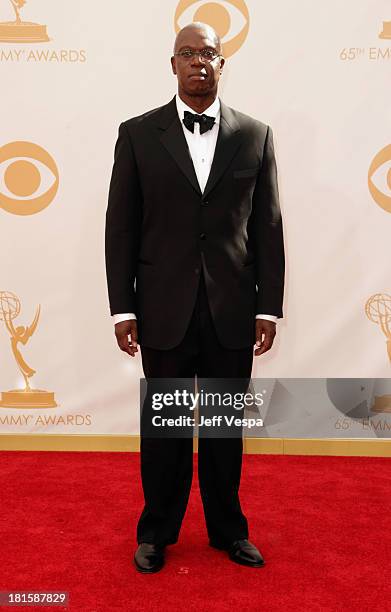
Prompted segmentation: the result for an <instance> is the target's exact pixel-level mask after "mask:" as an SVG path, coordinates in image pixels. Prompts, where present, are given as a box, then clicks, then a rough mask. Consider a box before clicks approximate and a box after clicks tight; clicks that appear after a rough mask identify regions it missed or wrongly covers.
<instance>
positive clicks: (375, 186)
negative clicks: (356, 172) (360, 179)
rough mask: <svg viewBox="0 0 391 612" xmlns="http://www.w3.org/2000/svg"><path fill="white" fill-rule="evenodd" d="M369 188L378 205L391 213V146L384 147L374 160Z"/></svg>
mask: <svg viewBox="0 0 391 612" xmlns="http://www.w3.org/2000/svg"><path fill="white" fill-rule="evenodd" d="M383 166H386V167H385V168H384V167H383ZM368 187H369V191H370V192H371V195H372V197H373V199H374V200H375V202H376V204H378V205H379V206H380V207H381V208H383V209H384V210H386V211H387V212H389V213H391V145H388V146H387V147H384V149H382V150H381V151H379V153H378V154H377V155H375V157H374V159H373V160H372V163H371V165H370V167H369V172H368Z"/></svg>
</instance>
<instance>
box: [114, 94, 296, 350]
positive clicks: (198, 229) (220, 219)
mask: <svg viewBox="0 0 391 612" xmlns="http://www.w3.org/2000/svg"><path fill="white" fill-rule="evenodd" d="M220 103H221V116H220V127H219V133H218V137H217V143H216V149H215V155H214V159H213V163H212V168H211V171H210V175H209V179H208V182H207V185H206V187H205V190H204V193H201V190H200V187H199V185H198V181H197V177H196V174H195V171H194V167H193V163H192V160H191V157H190V154H189V150H188V147H187V142H186V138H185V136H184V134H183V128H182V125H181V122H180V120H179V117H178V113H177V109H176V103H175V97H174V98H173V99H172V100H171V101H170V102H169V103H168V104H165V105H164V106H161V107H159V108H156V109H154V110H151V111H149V112H146V113H144V114H143V115H141V116H139V117H134V118H132V119H129V120H128V121H125V122H124V123H122V124H121V125H120V127H119V136H118V140H117V143H116V146H115V155H114V167H113V172H112V177H111V182H110V191H109V201H108V207H107V212H106V234H105V252H106V274H107V284H108V293H109V302H110V312H111V314H116V313H125V312H135V313H136V315H137V323H138V337H139V344H141V345H144V346H147V347H151V348H156V349H169V348H173V347H175V346H176V345H178V344H179V343H180V341H181V340H182V338H183V336H184V334H185V332H186V329H187V326H188V324H189V322H190V317H191V315H192V311H193V308H194V304H195V300H196V295H197V288H198V284H199V280H200V269H201V266H202V267H203V270H204V274H205V282H206V288H207V293H208V299H209V305H210V309H211V314H212V317H213V321H214V325H215V329H216V333H217V335H218V338H219V340H220V342H221V344H222V345H223V346H225V347H226V348H230V349H237V348H245V347H248V346H251V345H253V344H254V343H255V315H256V314H273V315H276V316H277V317H282V302H283V290H284V243H283V230H282V222H281V212H280V205H279V199H278V187H277V172H276V164H275V158H274V150H273V136H272V131H271V129H270V127H268V126H267V125H265V124H263V123H261V122H259V121H256V120H255V119H253V118H251V117H249V116H247V115H244V114H243V113H240V112H238V111H236V110H233V109H232V108H229V107H228V106H226V105H225V104H224V103H223V102H222V101H221V100H220Z"/></svg>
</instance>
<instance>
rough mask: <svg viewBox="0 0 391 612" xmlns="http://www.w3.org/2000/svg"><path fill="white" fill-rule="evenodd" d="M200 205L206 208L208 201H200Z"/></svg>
mask: <svg viewBox="0 0 391 612" xmlns="http://www.w3.org/2000/svg"><path fill="white" fill-rule="evenodd" d="M201 204H202V206H208V204H209V202H208V200H202V202H201Z"/></svg>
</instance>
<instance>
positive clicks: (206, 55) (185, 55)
mask: <svg viewBox="0 0 391 612" xmlns="http://www.w3.org/2000/svg"><path fill="white" fill-rule="evenodd" d="M174 55H179V57H180V58H182V59H183V60H185V61H190V60H191V59H193V57H195V56H197V55H198V57H199V58H200V59H201V60H202V61H203V62H213V60H215V59H216V58H217V57H221V55H219V54H218V53H216V51H213V50H212V49H202V51H192V50H191V49H184V50H183V51H180V52H179V53H174Z"/></svg>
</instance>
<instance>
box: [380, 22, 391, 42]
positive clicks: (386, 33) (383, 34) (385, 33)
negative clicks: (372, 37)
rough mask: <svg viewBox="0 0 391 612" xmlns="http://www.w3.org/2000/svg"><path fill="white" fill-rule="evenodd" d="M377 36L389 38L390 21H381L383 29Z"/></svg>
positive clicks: (390, 32)
mask: <svg viewBox="0 0 391 612" xmlns="http://www.w3.org/2000/svg"><path fill="white" fill-rule="evenodd" d="M379 38H387V39H391V21H383V30H382V31H381V32H380V34H379Z"/></svg>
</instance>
